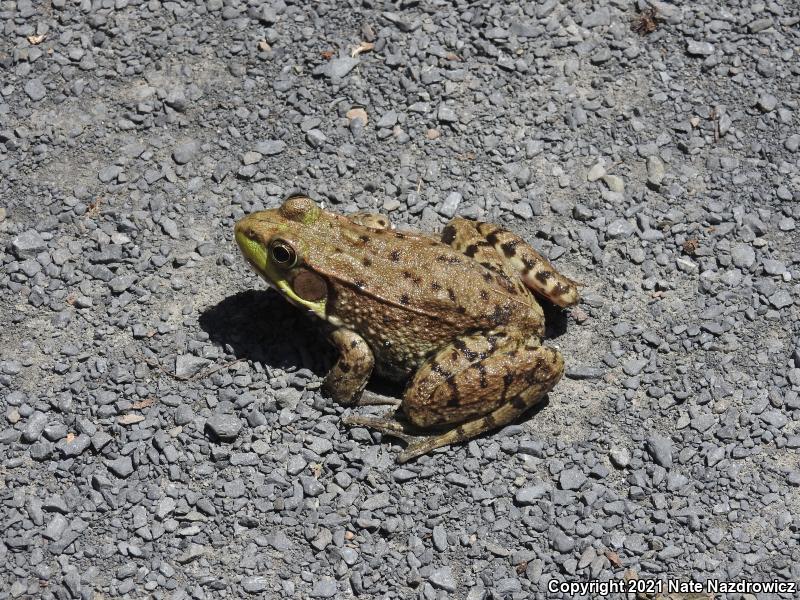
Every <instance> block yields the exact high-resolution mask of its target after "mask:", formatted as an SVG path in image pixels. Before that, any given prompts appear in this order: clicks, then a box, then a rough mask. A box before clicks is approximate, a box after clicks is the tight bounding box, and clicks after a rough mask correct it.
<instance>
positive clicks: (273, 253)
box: [269, 240, 297, 268]
mask: <svg viewBox="0 0 800 600" xmlns="http://www.w3.org/2000/svg"><path fill="white" fill-rule="evenodd" d="M269 255H270V258H271V259H272V261H273V262H274V263H275V264H276V265H278V266H279V267H284V268H289V267H293V266H294V265H295V263H296V262H297V252H295V251H294V248H292V247H291V246H290V245H289V244H288V243H287V242H285V241H284V240H273V241H272V243H271V244H270V245H269Z"/></svg>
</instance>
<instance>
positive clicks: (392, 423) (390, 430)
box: [342, 415, 419, 444]
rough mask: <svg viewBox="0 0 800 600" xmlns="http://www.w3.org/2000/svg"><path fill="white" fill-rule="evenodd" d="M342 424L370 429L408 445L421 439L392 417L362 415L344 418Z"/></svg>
mask: <svg viewBox="0 0 800 600" xmlns="http://www.w3.org/2000/svg"><path fill="white" fill-rule="evenodd" d="M342 423H344V424H345V425H349V426H351V427H368V428H369V429H374V430H375V431H380V432H381V433H383V434H386V435H390V436H392V437H396V438H399V439H401V440H403V441H404V442H406V443H407V444H411V443H413V442H414V441H415V440H417V439H419V438H418V437H417V436H413V435H411V434H409V432H408V425H406V424H405V423H402V422H400V421H398V420H397V419H396V418H394V417H393V416H391V415H385V416H383V417H364V416H361V415H347V416H345V417H342Z"/></svg>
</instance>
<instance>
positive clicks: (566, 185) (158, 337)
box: [0, 0, 800, 600]
mask: <svg viewBox="0 0 800 600" xmlns="http://www.w3.org/2000/svg"><path fill="white" fill-rule="evenodd" d="M655 5H656V6H657V8H658V10H657V13H656V18H655V19H656V20H655V25H654V28H653V27H650V26H649V23H648V22H647V21H646V20H643V19H642V18H641V17H638V16H637V15H639V14H640V12H641V11H644V9H646V8H647V5H645V4H644V3H643V2H642V3H640V4H635V3H630V2H621V1H617V0H595V1H586V2H578V3H575V2H566V1H557V0H546V1H542V2H535V3H534V2H531V3H518V4H513V3H468V2H464V1H461V0H456V1H454V2H438V3H436V2H434V3H424V2H423V3H419V2H408V1H400V2H391V3H390V2H380V1H375V0H368V1H363V2H353V3H347V2H328V1H325V0H322V1H320V2H314V3H288V2H286V1H285V0H268V1H266V2H264V1H262V0H250V1H249V2H246V3H245V2H240V1H239V0H230V1H226V2H223V1H222V0H207V1H205V2H196V3H192V2H183V1H181V0H178V1H176V2H164V3H161V2H159V1H158V0H152V1H150V2H143V1H142V0H117V1H116V2H66V1H65V0H52V2H46V3H33V2H30V0H16V1H15V0H11V1H7V2H2V3H0V32H2V34H1V35H0V72H2V78H1V79H2V83H1V84H0V253H1V254H0V259H1V260H2V269H0V323H2V341H3V344H2V347H0V403H1V404H2V409H3V412H2V417H1V421H0V460H1V461H2V464H0V480H1V481H2V483H0V522H2V523H3V533H2V535H0V600H2V599H5V598H46V599H53V598H58V599H70V598H72V599H77V598H82V599H90V598H101V597H102V598H145V597H151V598H157V599H171V600H184V599H189V598H192V599H204V598H242V597H263V598H350V597H353V596H358V597H359V598H375V599H378V598H380V599H382V600H383V599H385V598H424V599H429V600H434V599H444V598H470V599H472V600H482V599H488V598H503V599H508V598H514V599H522V598H526V599H527V598H552V597H562V596H560V595H559V594H550V593H548V592H547V583H548V582H549V581H551V580H552V579H554V578H555V579H556V580H558V581H586V580H588V579H601V580H609V579H621V578H623V577H624V576H625V574H626V573H629V574H630V573H635V574H637V575H638V576H639V577H646V578H667V577H670V578H676V579H681V580H684V581H688V580H689V579H694V580H697V581H705V580H708V579H711V578H715V579H721V580H726V581H733V580H740V579H749V580H757V581H766V580H779V581H798V580H800V491H798V488H799V487H800V457H799V456H798V451H799V450H800V325H798V324H799V323H800V314H799V312H800V311H798V308H799V307H800V301H798V298H799V297H800V286H798V284H797V281H798V280H800V244H798V239H800V235H799V234H798V231H797V223H798V220H799V219H800V203H799V202H798V201H800V150H799V148H800V102H799V101H798V98H800V83H799V82H800V77H798V76H800V60H798V56H797V49H798V47H800V38H799V33H798V32H799V31H800V28H799V27H798V25H800V15H798V13H797V6H796V3H792V2H789V1H788V0H783V1H779V2H767V3H759V2H757V3H751V2H739V1H735V0H734V1H732V2H724V3H721V2H716V3H715V2H708V1H703V0H701V1H700V2H693V3H688V2H687V3H676V4H675V5H673V4H666V3H659V2H657V3H655ZM632 23H633V24H634V26H635V27H634V28H635V29H637V30H638V32H639V33H637V32H635V31H633V30H632V27H631V25H632ZM649 29H652V31H649V32H648V30H649ZM296 190H304V191H306V192H308V193H309V194H310V195H312V196H313V197H315V198H317V199H318V200H320V201H321V202H324V203H325V205H326V206H327V207H330V208H332V209H334V210H337V211H341V212H351V211H354V210H371V211H382V212H387V213H389V214H390V215H391V218H392V219H393V221H394V222H396V223H399V224H401V225H404V226H411V227H417V228H421V229H425V230H428V231H432V230H436V229H438V228H440V227H441V226H442V225H443V223H444V222H445V221H446V220H447V219H448V218H449V217H451V216H452V215H455V214H460V215H465V216H468V217H474V218H479V219H483V220H487V221H491V222H496V223H502V224H504V225H505V226H507V227H509V228H511V229H513V230H514V231H517V232H519V233H520V234H522V235H523V236H525V238H526V239H527V240H529V241H530V242H531V243H532V244H533V245H534V246H536V247H537V248H538V249H539V250H540V251H541V252H543V253H544V254H545V255H547V256H549V257H550V258H551V259H552V260H553V261H554V262H555V264H556V265H557V266H558V268H559V269H561V270H562V271H563V272H564V273H565V274H567V275H569V276H571V277H574V278H575V279H577V280H579V281H580V282H581V283H582V284H583V288H582V293H583V302H582V304H581V305H580V306H578V307H576V308H575V309H573V310H571V311H569V312H568V313H566V314H563V315H560V314H559V312H558V311H556V310H548V315H549V327H548V333H549V334H550V336H551V337H553V338H555V339H554V340H552V341H551V342H550V343H553V344H557V345H558V346H559V348H560V350H561V352H562V353H563V354H564V356H565V359H566V363H567V377H566V378H564V379H563V380H562V381H561V382H560V383H559V384H558V386H557V387H556V388H555V389H554V391H553V392H552V393H551V394H550V397H549V402H548V403H546V404H545V405H544V406H542V407H540V409H539V410H535V411H533V412H532V414H530V415H527V416H526V417H525V418H524V419H522V420H521V421H520V422H519V423H517V424H514V425H511V426H509V427H506V428H505V429H503V430H502V431H498V432H493V433H492V434H490V435H486V436H484V437H482V438H480V439H478V440H473V441H471V442H469V443H468V444H465V445H463V446H458V447H454V448H449V449H444V450H441V451H437V452H435V453H433V454H432V455H430V456H426V457H423V458H421V459H419V460H417V461H414V462H412V463H410V464H407V465H404V466H403V467H402V468H398V467H397V465H396V464H395V463H394V458H395V455H396V453H397V451H398V446H397V445H396V444H395V443H394V442H393V441H392V440H390V439H388V438H385V437H383V438H382V437H381V436H380V435H379V434H377V433H372V432H369V431H367V430H365V429H362V428H354V429H350V430H348V429H346V428H343V427H341V426H340V420H341V416H342V415H343V414H346V413H347V412H348V411H350V410H351V409H344V408H342V407H338V406H335V405H334V404H333V403H332V402H331V401H330V399H328V398H326V397H325V396H324V395H322V394H321V391H320V384H321V378H322V377H323V376H324V374H325V372H326V370H327V368H329V367H330V365H331V362H332V359H333V355H332V352H331V350H330V349H329V348H328V347H327V345H326V344H325V342H324V341H322V338H321V337H320V335H319V333H318V331H317V330H316V329H315V328H314V327H313V325H312V324H311V323H310V322H308V321H306V320H305V318H304V317H303V316H302V315H300V314H299V313H298V312H297V311H295V310H294V309H293V308H292V307H290V306H288V305H287V304H286V303H285V302H283V301H282V300H281V299H280V298H277V297H276V296H275V295H274V294H273V293H271V292H268V291H267V290H265V288H264V285H263V283H262V282H259V281H258V280H257V279H256V278H255V277H254V276H253V274H252V273H251V272H250V271H249V270H248V269H247V267H246V265H245V264H244V262H243V261H242V260H241V259H240V257H239V256H238V253H237V251H236V249H235V246H234V244H233V241H232V226H233V223H234V222H235V221H236V219H238V218H239V217H241V216H242V215H244V214H245V213H248V212H251V211H254V210H258V209H262V208H266V207H274V206H276V205H277V204H278V203H279V202H280V201H281V200H282V199H283V198H284V197H285V196H287V195H288V194H289V193H292V192H293V191H296ZM360 410H361V412H365V413H366V412H369V411H370V410H372V409H360ZM563 597H569V596H566V595H563ZM717 597H722V598H724V597H728V598H744V597H748V598H749V596H742V595H740V594H729V595H727V596H725V595H721V596H719V595H718V596H717ZM763 597H766V596H763ZM786 597H788V596H786Z"/></svg>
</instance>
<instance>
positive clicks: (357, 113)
mask: <svg viewBox="0 0 800 600" xmlns="http://www.w3.org/2000/svg"><path fill="white" fill-rule="evenodd" d="M345 116H346V117H347V119H348V120H349V121H351V122H352V121H353V120H355V119H360V120H361V122H362V123H363V124H364V125H366V124H367V122H368V121H369V118H368V117H367V111H366V110H364V109H363V108H361V107H360V106H357V107H355V108H351V109H350V110H348V111H347V113H346V114H345Z"/></svg>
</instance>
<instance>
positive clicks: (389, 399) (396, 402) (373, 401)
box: [357, 390, 403, 406]
mask: <svg viewBox="0 0 800 600" xmlns="http://www.w3.org/2000/svg"><path fill="white" fill-rule="evenodd" d="M402 402H403V401H402V400H401V399H400V398H395V397H393V396H384V395H383V394H378V393H376V392H371V391H369V390H364V393H363V394H361V398H360V399H359V400H358V402H357V404H358V405H359V406H400V404H402Z"/></svg>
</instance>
